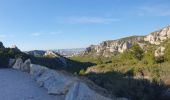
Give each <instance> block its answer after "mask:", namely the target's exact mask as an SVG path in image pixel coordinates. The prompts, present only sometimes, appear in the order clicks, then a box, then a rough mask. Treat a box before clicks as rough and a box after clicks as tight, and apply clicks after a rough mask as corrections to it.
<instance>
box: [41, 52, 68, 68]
mask: <svg viewBox="0 0 170 100" xmlns="http://www.w3.org/2000/svg"><path fill="white" fill-rule="evenodd" d="M44 56H45V57H52V58H56V59H58V60H59V61H60V62H61V63H62V64H63V66H64V67H66V66H67V61H66V59H65V58H64V57H63V56H61V55H59V54H58V53H56V52H54V51H50V50H49V51H46V52H45V54H44Z"/></svg>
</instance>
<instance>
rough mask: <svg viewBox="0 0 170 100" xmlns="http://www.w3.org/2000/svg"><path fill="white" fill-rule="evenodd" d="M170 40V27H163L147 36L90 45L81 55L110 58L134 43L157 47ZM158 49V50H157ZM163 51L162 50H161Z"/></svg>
mask: <svg viewBox="0 0 170 100" xmlns="http://www.w3.org/2000/svg"><path fill="white" fill-rule="evenodd" d="M169 38H170V26H169V27H165V28H163V29H161V30H159V31H156V32H152V33H151V34H149V35H147V36H132V37H127V38H122V39H118V40H111V41H104V42H102V43H101V44H99V45H91V46H89V47H88V48H86V51H85V52H84V54H83V55H86V54H89V53H90V55H92V56H96V55H97V56H98V55H100V56H104V57H110V56H112V55H113V54H115V53H117V52H118V53H122V52H124V51H126V50H127V49H129V48H131V47H132V45H133V44H134V43H137V44H139V45H140V46H141V48H143V47H144V46H145V45H147V44H146V42H149V43H150V44H155V45H159V44H160V43H161V42H163V41H165V40H167V39H169ZM159 49H160V48H159ZM161 49H162V50H163V48H161ZM155 52H156V53H155V56H158V55H157V54H158V53H157V51H155Z"/></svg>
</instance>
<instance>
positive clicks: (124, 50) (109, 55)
mask: <svg viewBox="0 0 170 100" xmlns="http://www.w3.org/2000/svg"><path fill="white" fill-rule="evenodd" d="M169 29H170V27H165V28H163V29H161V30H159V31H155V32H152V33H151V34H149V35H146V36H131V37H126V38H122V39H118V40H109V41H104V42H102V43H101V44H99V45H91V46H90V47H88V48H87V49H86V51H85V52H84V53H83V54H81V55H79V56H75V57H72V59H73V60H77V61H80V62H92V63H95V64H96V65H94V66H91V67H88V68H87V69H82V70H81V71H80V73H79V74H80V75H83V76H86V77H88V78H89V79H91V80H92V81H93V82H94V83H96V84H98V85H99V86H101V87H103V88H106V89H107V90H108V91H110V93H111V94H114V95H116V96H123V97H127V98H129V99H132V100H169V98H170V96H169V97H167V96H165V97H164V96H163V95H162V93H164V92H165V91H166V90H167V89H168V88H169V86H170V80H169V77H170V70H169V69H170V56H169V55H170V49H169V46H170V37H169V36H170V31H169Z"/></svg>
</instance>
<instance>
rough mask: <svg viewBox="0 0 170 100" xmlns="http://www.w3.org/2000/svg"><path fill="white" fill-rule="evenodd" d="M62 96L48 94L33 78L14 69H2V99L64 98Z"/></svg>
mask: <svg viewBox="0 0 170 100" xmlns="http://www.w3.org/2000/svg"><path fill="white" fill-rule="evenodd" d="M62 99H63V97H61V96H58V97H57V96H53V95H48V94H47V91H46V90H45V89H44V88H41V87H39V86H38V84H37V83H36V82H35V81H34V80H33V78H32V77H31V76H30V75H29V74H27V73H24V72H21V71H17V70H13V69H0V100H62Z"/></svg>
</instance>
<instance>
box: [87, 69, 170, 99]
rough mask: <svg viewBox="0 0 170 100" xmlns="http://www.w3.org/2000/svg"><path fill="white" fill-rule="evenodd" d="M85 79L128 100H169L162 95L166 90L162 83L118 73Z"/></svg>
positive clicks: (92, 75) (91, 74) (95, 75)
mask: <svg viewBox="0 0 170 100" xmlns="http://www.w3.org/2000/svg"><path fill="white" fill-rule="evenodd" d="M86 77H88V78H89V79H90V80H92V81H93V82H94V83H95V84H97V85H99V86H101V87H103V88H105V89H107V90H108V91H109V93H110V94H112V95H115V96H117V97H126V98H129V99H130V100H170V98H169V97H165V96H163V95H162V93H163V92H164V91H165V90H166V89H167V88H168V86H166V85H165V84H163V83H162V82H160V83H157V82H150V81H148V80H146V79H134V78H132V77H131V78H130V77H126V76H125V75H124V74H122V73H119V72H108V73H102V74H95V73H90V74H88V75H86Z"/></svg>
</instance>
